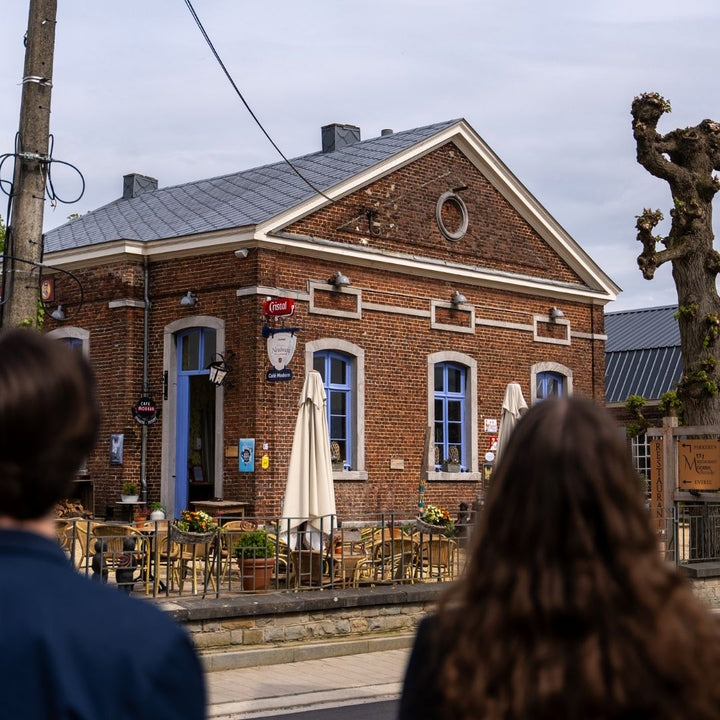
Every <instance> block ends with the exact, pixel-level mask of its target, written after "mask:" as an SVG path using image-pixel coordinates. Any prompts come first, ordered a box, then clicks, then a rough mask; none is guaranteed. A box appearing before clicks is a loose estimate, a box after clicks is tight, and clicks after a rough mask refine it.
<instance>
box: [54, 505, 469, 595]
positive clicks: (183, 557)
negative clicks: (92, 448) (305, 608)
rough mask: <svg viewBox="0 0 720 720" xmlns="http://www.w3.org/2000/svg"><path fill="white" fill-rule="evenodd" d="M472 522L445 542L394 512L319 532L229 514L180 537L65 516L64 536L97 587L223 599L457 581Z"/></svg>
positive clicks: (299, 522) (301, 522) (327, 523)
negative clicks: (197, 532) (101, 584)
mask: <svg viewBox="0 0 720 720" xmlns="http://www.w3.org/2000/svg"><path fill="white" fill-rule="evenodd" d="M473 520H474V518H473V517H472V516H469V517H468V518H467V519H466V521H465V522H463V523H459V524H458V525H457V526H456V528H455V531H454V533H453V536H452V537H445V535H444V534H442V533H441V532H437V533H436V532H427V531H423V530H420V529H419V528H417V527H416V526H415V524H414V520H412V519H410V520H408V519H407V518H406V516H403V517H400V516H399V515H396V514H394V513H385V514H382V515H380V516H378V517H375V518H363V519H357V520H345V521H343V523H342V524H339V523H338V521H337V518H336V517H335V516H326V517H324V518H320V519H319V520H318V521H316V522H315V523H314V524H313V525H309V524H308V522H307V519H306V518H281V517H273V518H268V517H223V518H221V519H220V520H219V522H220V525H219V527H218V528H217V529H216V530H215V531H213V532H212V533H209V534H203V535H194V534H192V533H183V532H177V530H176V526H175V525H174V524H173V523H172V522H168V521H157V522H144V523H137V524H134V525H133V524H129V523H126V524H123V523H115V522H103V523H100V522H96V521H94V520H86V519H65V518H63V519H60V520H58V539H59V541H60V543H61V545H62V546H63V548H64V550H65V552H66V554H67V555H68V557H69V558H70V559H71V560H72V562H73V564H74V565H75V567H76V568H77V570H78V571H79V572H81V573H84V574H86V575H88V576H89V577H92V578H93V579H95V580H98V581H100V582H107V583H110V584H116V585H118V586H119V587H121V588H124V589H126V590H128V591H130V590H132V591H134V592H136V593H138V592H140V593H145V594H148V595H152V596H154V597H169V596H181V595H183V594H190V593H191V594H202V595H203V596H215V597H222V596H227V595H235V594H243V593H258V592H295V591H302V590H312V589H318V588H338V587H363V586H374V585H379V584H397V583H415V582H447V581H451V580H453V579H455V578H456V577H458V575H459V574H460V572H461V569H462V566H463V563H464V558H465V553H466V547H467V542H468V540H469V537H470V533H471V530H472V523H473ZM258 530H259V531H261V532H260V536H258V535H257V531H258ZM128 538H132V540H128ZM266 538H267V539H269V540H270V543H266V540H265V539H266Z"/></svg>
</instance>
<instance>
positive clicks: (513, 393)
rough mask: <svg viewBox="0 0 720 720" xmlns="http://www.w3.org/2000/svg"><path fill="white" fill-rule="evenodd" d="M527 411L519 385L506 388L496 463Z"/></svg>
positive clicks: (510, 385)
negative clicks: (523, 413)
mask: <svg viewBox="0 0 720 720" xmlns="http://www.w3.org/2000/svg"><path fill="white" fill-rule="evenodd" d="M525 410H527V403H526V402H525V398H524V397H523V394H522V389H521V387H520V385H519V384H518V383H508V386H507V387H506V388H505V399H504V400H503V404H502V413H501V414H500V430H499V432H498V439H497V449H496V450H495V462H496V463H497V461H498V460H499V459H500V454H501V453H502V451H503V450H504V449H505V446H506V445H507V443H508V439H509V438H510V434H511V433H512V431H513V428H514V427H515V425H516V424H517V421H518V420H519V419H520V415H521V414H522V412H523V411H525Z"/></svg>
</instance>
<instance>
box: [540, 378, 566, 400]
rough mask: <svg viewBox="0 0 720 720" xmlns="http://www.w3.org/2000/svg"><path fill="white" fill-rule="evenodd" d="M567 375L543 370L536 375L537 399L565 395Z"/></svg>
mask: <svg viewBox="0 0 720 720" xmlns="http://www.w3.org/2000/svg"><path fill="white" fill-rule="evenodd" d="M566 394H567V389H566V388H565V376H564V375H561V374H560V373H556V372H541V373H538V374H537V375H536V376H535V399H536V400H546V399H547V398H549V397H564V396H565V395H566Z"/></svg>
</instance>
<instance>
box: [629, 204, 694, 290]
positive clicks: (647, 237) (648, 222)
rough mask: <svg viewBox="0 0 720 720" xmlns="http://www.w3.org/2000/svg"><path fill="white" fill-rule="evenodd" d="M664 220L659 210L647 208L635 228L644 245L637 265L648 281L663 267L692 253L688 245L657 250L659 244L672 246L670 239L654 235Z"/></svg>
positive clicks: (638, 218)
mask: <svg viewBox="0 0 720 720" xmlns="http://www.w3.org/2000/svg"><path fill="white" fill-rule="evenodd" d="M662 219H663V214H662V213H661V212H660V211H659V210H649V209H647V208H645V210H643V213H642V215H638V217H637V222H636V223H635V227H636V228H637V231H638V233H637V239H638V240H639V241H640V242H641V243H642V245H643V251H642V252H641V253H640V255H638V259H637V264H638V267H639V268H640V270H641V271H642V274H643V277H644V278H645V279H646V280H652V279H653V277H655V270H657V269H658V268H659V267H660V266H661V265H663V264H664V263H666V262H668V261H670V260H677V258H680V257H682V256H683V255H685V254H687V253H688V252H690V247H689V246H688V245H687V244H686V243H674V244H673V245H672V246H671V247H668V248H667V249H665V250H660V251H658V250H657V244H658V243H659V242H661V243H663V244H664V245H666V246H667V245H669V244H670V238H669V237H666V238H663V237H661V236H659V235H653V232H652V231H653V230H654V229H655V226H656V225H657V224H658V223H659V222H660V221H661V220H662Z"/></svg>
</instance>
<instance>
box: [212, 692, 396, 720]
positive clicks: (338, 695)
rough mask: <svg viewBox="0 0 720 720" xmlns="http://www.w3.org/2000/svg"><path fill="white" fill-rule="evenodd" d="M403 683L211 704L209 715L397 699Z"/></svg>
mask: <svg viewBox="0 0 720 720" xmlns="http://www.w3.org/2000/svg"><path fill="white" fill-rule="evenodd" d="M401 691H402V683H387V684H385V685H373V686H371V687H361V688H342V689H340V690H328V691H322V692H309V693H301V694H298V695H292V696H290V697H286V698H276V697H275V698H263V699H260V700H244V701H239V702H233V703H222V704H221V705H215V706H211V707H210V708H209V710H208V718H212V719H213V720H240V719H241V718H255V717H262V716H265V715H286V714H289V713H296V712H309V711H312V710H322V709H325V708H332V707H339V706H344V705H364V704H366V703H374V702H382V701H383V700H396V699H397V698H398V697H400V692H401Z"/></svg>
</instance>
